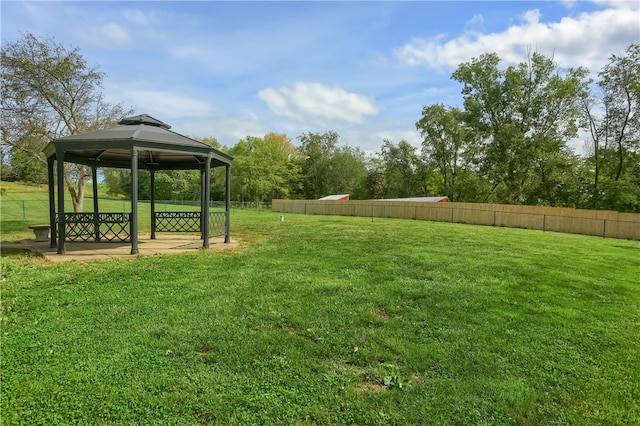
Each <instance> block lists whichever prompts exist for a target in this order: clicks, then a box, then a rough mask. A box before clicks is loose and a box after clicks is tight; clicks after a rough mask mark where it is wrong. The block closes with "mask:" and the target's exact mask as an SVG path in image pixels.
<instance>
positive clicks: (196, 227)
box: [155, 212, 227, 237]
mask: <svg viewBox="0 0 640 426" xmlns="http://www.w3.org/2000/svg"><path fill="white" fill-rule="evenodd" d="M201 217H202V216H201V214H200V212H155V223H156V225H155V228H156V231H157V232H200V229H201V228H200V218H201ZM226 218H227V213H226V212H209V236H211V237H217V236H220V235H225V221H226Z"/></svg>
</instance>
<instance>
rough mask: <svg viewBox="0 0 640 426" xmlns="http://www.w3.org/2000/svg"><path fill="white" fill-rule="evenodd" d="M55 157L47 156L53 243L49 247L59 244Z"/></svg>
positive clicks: (50, 222)
mask: <svg viewBox="0 0 640 426" xmlns="http://www.w3.org/2000/svg"><path fill="white" fill-rule="evenodd" d="M54 161H55V158H54V157H49V158H47V181H48V183H49V185H48V186H49V227H50V229H51V244H50V245H49V248H54V247H56V246H57V244H56V241H57V238H56V230H57V229H58V228H57V227H56V191H55V188H54V185H53V184H54V173H53V162H54Z"/></svg>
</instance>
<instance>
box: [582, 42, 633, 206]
mask: <svg viewBox="0 0 640 426" xmlns="http://www.w3.org/2000/svg"><path fill="white" fill-rule="evenodd" d="M638 70H640V45H639V44H633V45H631V46H629V47H628V48H627V49H626V54H625V55H624V56H616V55H613V56H611V58H610V59H609V63H608V64H607V65H606V66H605V67H604V68H603V69H602V70H601V71H600V73H599V74H598V76H599V80H598V82H597V86H598V88H599V95H596V94H592V95H591V97H590V98H589V99H588V100H585V101H584V102H583V111H584V114H585V118H586V121H587V127H588V129H589V134H590V136H591V139H590V143H589V144H588V149H589V155H590V158H589V159H588V161H587V162H588V164H589V165H591V166H592V169H593V178H592V183H591V194H592V195H591V203H590V205H591V207H593V208H621V206H624V205H627V206H632V205H634V202H629V201H628V199H629V197H630V196H631V194H634V193H637V192H638V191H639V190H640V189H638V188H635V186H636V185H635V184H634V183H633V180H632V177H633V170H634V169H635V165H636V163H635V162H634V161H635V159H636V158H637V157H636V156H635V155H634V154H636V153H638V152H640V111H639V105H640V72H639V71H638ZM629 169H632V170H629ZM630 179H631V180H630ZM623 188H624V189H623ZM616 194H617V195H616ZM618 198H620V200H618ZM623 199H627V201H623ZM628 208H630V207H627V209H628Z"/></svg>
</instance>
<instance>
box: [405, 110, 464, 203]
mask: <svg viewBox="0 0 640 426" xmlns="http://www.w3.org/2000/svg"><path fill="white" fill-rule="evenodd" d="M416 128H417V129H418V131H420V134H421V135H422V137H423V142H422V158H423V161H424V162H425V164H426V165H427V166H430V167H432V168H433V169H434V170H435V171H436V172H437V173H438V174H439V175H440V177H441V182H442V184H441V185H439V186H440V188H439V189H438V192H439V193H440V194H443V195H447V196H448V197H449V199H451V200H452V201H459V200H460V197H459V196H458V193H457V192H458V186H457V177H458V175H459V174H460V170H461V169H464V168H467V167H466V162H464V161H463V160H464V157H465V154H467V156H469V155H470V154H471V153H473V150H472V149H470V148H469V146H470V142H469V139H468V138H467V135H466V132H465V130H464V125H463V122H462V112H461V111H460V110H459V109H458V108H446V107H445V106H444V105H442V104H435V105H430V106H425V107H424V108H423V109H422V118H421V119H420V120H419V121H417V122H416Z"/></svg>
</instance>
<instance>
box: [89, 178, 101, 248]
mask: <svg viewBox="0 0 640 426" xmlns="http://www.w3.org/2000/svg"><path fill="white" fill-rule="evenodd" d="M91 182H92V185H91V186H93V228H94V232H95V239H96V242H98V241H100V219H99V218H98V213H99V212H100V209H99V207H98V167H96V166H95V165H92V166H91Z"/></svg>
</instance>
